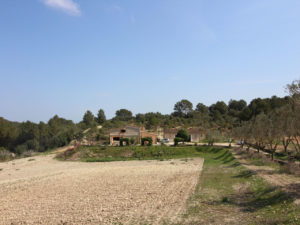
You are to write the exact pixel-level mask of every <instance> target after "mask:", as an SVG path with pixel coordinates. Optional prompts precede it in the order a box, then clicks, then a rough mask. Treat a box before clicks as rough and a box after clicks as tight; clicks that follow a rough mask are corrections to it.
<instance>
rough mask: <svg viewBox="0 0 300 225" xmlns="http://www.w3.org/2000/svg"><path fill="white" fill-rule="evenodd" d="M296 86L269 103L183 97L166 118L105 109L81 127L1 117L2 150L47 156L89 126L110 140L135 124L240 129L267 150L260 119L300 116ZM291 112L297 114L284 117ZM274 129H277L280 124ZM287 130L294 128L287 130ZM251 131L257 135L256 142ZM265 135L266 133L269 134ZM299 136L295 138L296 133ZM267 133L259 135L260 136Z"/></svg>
mask: <svg viewBox="0 0 300 225" xmlns="http://www.w3.org/2000/svg"><path fill="white" fill-rule="evenodd" d="M296 83H297V82H294V83H293V84H291V85H289V87H290V90H291V94H290V96H286V97H283V98H280V97H277V96H273V97H271V98H264V99H261V98H256V99H253V100H252V101H251V102H250V103H249V104H247V102H246V101H245V100H230V101H229V103H228V104H226V103H225V102H223V101H218V102H216V103H214V104H212V105H210V106H206V105H205V104H203V103H198V104H197V105H196V106H195V107H194V106H193V104H192V103H191V102H190V101H188V100H186V99H183V100H181V101H179V102H177V103H176V104H175V105H174V111H173V112H172V113H171V114H167V115H163V114H161V113H159V112H156V113H155V112H149V113H145V114H142V113H138V114H136V115H135V116H134V115H133V113H132V112H131V111H129V110H128V109H120V110H117V111H116V114H115V117H113V118H112V119H109V120H107V119H106V116H105V112H104V110H103V109H99V111H98V113H97V115H96V116H95V115H93V113H92V112H91V111H89V110H88V111H87V112H86V113H85V114H84V116H83V119H82V121H81V122H80V123H77V124H75V123H73V122H72V121H71V120H66V119H64V118H60V117H58V116H54V117H53V118H51V119H50V120H49V121H48V123H43V122H40V123H39V124H36V123H32V122H30V121H27V122H23V123H17V122H10V121H7V120H5V119H4V118H1V117H0V147H2V148H5V149H7V150H9V151H11V152H14V153H17V154H22V153H23V152H25V151H27V150H33V151H40V152H42V151H46V150H48V149H52V148H56V147H60V146H64V145H66V144H68V143H69V142H70V141H71V140H72V139H74V138H77V139H81V138H82V137H83V135H84V134H83V132H82V131H83V130H85V129H87V128H94V129H92V131H93V132H98V134H97V135H96V136H97V138H98V139H105V138H106V139H107V137H106V136H107V134H108V131H109V129H110V128H119V127H122V126H125V125H128V124H135V125H138V126H145V127H146V128H147V129H154V128H156V127H165V128H172V127H178V126H181V127H191V126H194V127H200V128H202V129H203V130H205V129H207V130H217V131H224V130H225V131H227V132H229V133H231V132H232V131H233V130H234V129H235V128H237V129H240V131H239V132H240V133H241V134H242V133H243V134H244V135H243V136H244V137H241V138H243V139H244V140H245V143H246V142H247V143H254V144H257V145H259V146H260V148H263V146H265V145H266V143H267V142H266V141H264V142H263V143H262V141H261V140H260V141H255V140H256V139H255V138H254V136H255V135H258V133H257V132H256V131H257V128H255V126H258V125H257V124H258V121H264V122H266V121H269V120H272V121H279V120H280V121H282V119H279V118H278V117H279V116H280V117H285V118H293V119H295V118H296V115H295V113H296V111H295V110H296V109H295V108H297V107H296V105H294V106H293V107H292V105H291V102H293V101H294V99H295V97H294V96H295V95H296V94H297V93H296V92H297V91H295V88H294V86H295V85H296ZM292 89H293V90H292ZM293 93H294V94H293ZM295 93H296V94H295ZM288 112H292V113H293V114H288V115H285V114H283V113H288ZM283 115H285V116H283ZM266 118H268V120H267V119H266ZM270 118H272V119H270ZM274 118H275V119H274ZM283 121H285V120H283ZM98 125H101V126H102V129H100V130H99V129H97V128H96V127H97V126H98ZM260 126H263V127H264V128H265V127H266V125H261V124H260ZM270 126H271V125H270ZM272 126H275V122H274V124H273V125H272ZM276 126H279V125H278V123H276ZM282 126H283V125H282ZM286 126H287V125H286ZM249 127H251V129H250V128H249ZM246 128H247V129H246ZM248 128H249V129H248ZM250 130H251V131H250ZM276 130H277V129H276ZM281 130H282V129H281ZM285 130H286V131H287V130H289V129H287V128H286V129H285ZM294 130H296V128H295V129H294ZM216 133H217V132H213V131H210V133H208V134H213V135H210V136H212V137H213V136H216V135H215V134H216ZM250 133H252V134H253V135H252V136H251V138H250ZM262 133H263V134H266V133H265V132H262ZM294 133H295V132H294ZM294 133H293V135H296V134H294ZM263 134H261V135H260V137H261V138H262V137H263ZM208 136H209V135H208ZM229 136H230V135H228V137H229ZM284 136H285V137H289V136H288V135H287V134H284ZM246 140H247V141H246ZM250 140H251V141H250ZM264 140H265V138H264ZM288 140H290V139H288ZM272 148H273V147H272Z"/></svg>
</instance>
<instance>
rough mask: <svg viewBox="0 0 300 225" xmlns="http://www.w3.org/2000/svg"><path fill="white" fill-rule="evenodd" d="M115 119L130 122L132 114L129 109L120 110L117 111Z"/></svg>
mask: <svg viewBox="0 0 300 225" xmlns="http://www.w3.org/2000/svg"><path fill="white" fill-rule="evenodd" d="M115 119H117V120H121V121H129V120H131V119H132V112H131V111H129V110H127V109H120V110H118V111H116V116H115Z"/></svg>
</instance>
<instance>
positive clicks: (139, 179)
mask: <svg viewBox="0 0 300 225" xmlns="http://www.w3.org/2000/svg"><path fill="white" fill-rule="evenodd" d="M202 165H203V159H193V160H189V161H187V162H185V161H181V160H171V161H128V162H109V163H80V162H61V161H56V160H54V159H53V155H47V156H36V157H31V158H25V159H19V160H14V161H10V162H7V163H0V202H1V204H0V224H119V223H120V222H121V223H122V224H140V223H142V224H162V223H163V222H164V221H169V222H176V221H177V220H178V219H180V216H181V214H182V213H184V211H185V206H186V200H187V199H188V197H189V196H190V194H191V193H192V192H193V191H194V189H195V186H196V184H197V181H198V178H199V175H200V172H201V170H202ZM1 169H2V170H1Z"/></svg>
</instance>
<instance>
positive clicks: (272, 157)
mask: <svg viewBox="0 0 300 225" xmlns="http://www.w3.org/2000/svg"><path fill="white" fill-rule="evenodd" d="M272 161H274V152H273V151H272Z"/></svg>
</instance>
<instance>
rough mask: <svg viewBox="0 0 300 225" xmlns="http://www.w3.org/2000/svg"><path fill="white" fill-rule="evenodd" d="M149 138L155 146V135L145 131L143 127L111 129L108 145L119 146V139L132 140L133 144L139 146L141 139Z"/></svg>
mask: <svg viewBox="0 0 300 225" xmlns="http://www.w3.org/2000/svg"><path fill="white" fill-rule="evenodd" d="M145 137H151V138H152V140H153V144H157V134H155V133H151V132H148V131H146V130H145V129H144V128H143V127H142V128H140V127H134V126H126V127H123V128H118V129H112V130H111V131H110V134H109V139H110V144H111V145H119V144H120V139H121V138H128V139H134V140H135V143H138V144H140V143H141V141H142V138H145Z"/></svg>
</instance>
